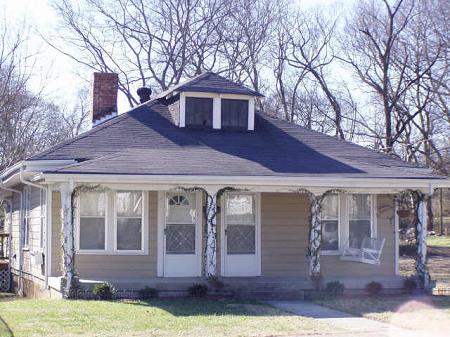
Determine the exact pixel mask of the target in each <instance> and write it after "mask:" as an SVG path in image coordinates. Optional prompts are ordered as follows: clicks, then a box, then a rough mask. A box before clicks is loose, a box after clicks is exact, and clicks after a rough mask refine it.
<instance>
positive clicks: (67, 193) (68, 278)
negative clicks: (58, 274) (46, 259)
mask: <svg viewBox="0 0 450 337" xmlns="http://www.w3.org/2000/svg"><path fill="white" fill-rule="evenodd" d="M73 189H74V186H73V182H70V183H64V184H61V185H60V192H61V225H62V228H61V231H62V233H63V254H64V256H63V276H64V278H65V286H64V289H63V296H64V297H65V298H68V297H70V294H71V291H72V285H73V278H74V276H75V265H74V255H75V245H74V231H73V219H72V192H73Z"/></svg>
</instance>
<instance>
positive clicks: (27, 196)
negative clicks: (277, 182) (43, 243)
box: [21, 185, 32, 250]
mask: <svg viewBox="0 0 450 337" xmlns="http://www.w3.org/2000/svg"><path fill="white" fill-rule="evenodd" d="M23 194H24V196H23V200H24V205H23V206H24V217H23V228H22V235H23V237H22V242H21V243H22V249H23V250H29V249H30V219H31V209H32V208H31V188H30V186H28V185H27V186H25V187H24V188H23Z"/></svg>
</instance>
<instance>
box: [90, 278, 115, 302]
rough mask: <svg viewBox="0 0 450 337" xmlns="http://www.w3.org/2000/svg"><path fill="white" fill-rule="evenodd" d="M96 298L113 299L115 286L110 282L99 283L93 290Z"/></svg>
mask: <svg viewBox="0 0 450 337" xmlns="http://www.w3.org/2000/svg"><path fill="white" fill-rule="evenodd" d="M92 292H93V293H94V295H95V297H96V298H98V299H100V300H105V301H107V300H111V299H112V298H113V296H114V287H113V286H112V285H111V284H109V283H106V282H104V283H98V284H96V285H95V287H94V290H93V291H92Z"/></svg>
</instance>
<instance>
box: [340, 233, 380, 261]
mask: <svg viewBox="0 0 450 337" xmlns="http://www.w3.org/2000/svg"><path fill="white" fill-rule="evenodd" d="M385 241H386V239H385V238H382V239H376V238H369V237H365V238H364V239H363V241H362V243H361V248H360V249H357V248H350V247H348V245H346V247H347V248H345V249H344V251H343V253H342V256H341V260H344V261H353V262H361V263H368V264H380V259H381V253H382V251H383V246H384V242H385Z"/></svg>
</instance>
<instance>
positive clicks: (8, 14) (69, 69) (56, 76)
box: [0, 0, 354, 112]
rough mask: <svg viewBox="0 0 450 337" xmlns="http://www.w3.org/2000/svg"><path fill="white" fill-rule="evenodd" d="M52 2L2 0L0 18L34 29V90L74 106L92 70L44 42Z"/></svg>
mask: <svg viewBox="0 0 450 337" xmlns="http://www.w3.org/2000/svg"><path fill="white" fill-rule="evenodd" d="M52 1H56V0H0V13H1V12H3V13H2V14H0V18H2V19H3V18H6V20H7V22H8V24H9V25H10V26H11V27H12V28H15V29H19V28H20V27H21V26H25V25H26V24H27V25H30V26H31V31H30V33H29V40H28V41H27V42H28V50H29V52H32V53H37V58H36V63H35V65H34V69H33V73H34V77H33V81H32V88H31V89H32V90H38V89H39V88H41V87H42V85H43V84H44V88H45V94H46V95H47V96H48V97H49V98H52V99H55V100H56V102H57V103H59V104H64V103H67V104H70V102H72V101H73V99H74V97H75V95H76V92H77V90H78V88H80V87H81V86H83V82H84V80H83V78H84V79H89V77H90V72H91V71H90V70H86V69H82V68H80V66H79V65H78V64H76V63H75V62H74V61H72V60H71V59H69V58H68V57H66V56H64V55H61V54H60V53H59V52H57V51H55V50H54V49H52V48H51V47H49V46H48V45H46V43H45V42H44V41H43V40H42V38H41V36H40V34H42V35H44V36H48V35H51V33H52V31H53V30H54V29H55V26H56V23H57V21H58V18H57V16H56V14H55V12H54V11H53V8H52V7H51V5H50V3H51V2H52ZM149 1H151V0H149ZM353 2H354V0H300V1H299V4H300V5H301V6H302V7H304V8H310V7H314V6H318V7H324V6H327V7H328V6H336V8H339V9H341V10H342V9H343V8H346V7H347V6H348V7H349V6H351V4H352V3H353ZM85 83H86V82H84V84H85ZM127 109H128V105H127V102H126V101H125V99H123V98H121V97H119V112H123V111H125V110H127Z"/></svg>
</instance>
